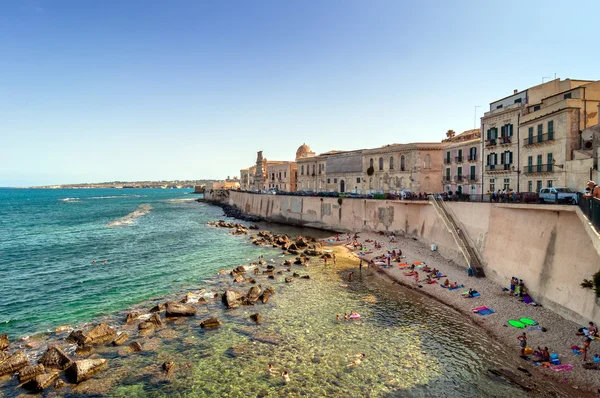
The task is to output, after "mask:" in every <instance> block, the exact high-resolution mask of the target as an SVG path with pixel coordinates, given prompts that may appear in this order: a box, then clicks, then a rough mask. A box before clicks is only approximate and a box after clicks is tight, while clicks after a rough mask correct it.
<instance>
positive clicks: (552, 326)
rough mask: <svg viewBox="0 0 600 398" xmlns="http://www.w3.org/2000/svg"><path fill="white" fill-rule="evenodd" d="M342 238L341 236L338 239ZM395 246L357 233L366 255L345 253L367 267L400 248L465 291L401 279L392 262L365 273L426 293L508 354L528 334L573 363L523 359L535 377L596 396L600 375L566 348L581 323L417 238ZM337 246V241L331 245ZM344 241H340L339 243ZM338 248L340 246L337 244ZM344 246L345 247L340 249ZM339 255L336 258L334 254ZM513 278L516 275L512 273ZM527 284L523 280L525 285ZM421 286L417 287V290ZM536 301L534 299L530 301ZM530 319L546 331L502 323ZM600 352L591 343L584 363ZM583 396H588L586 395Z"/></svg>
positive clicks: (533, 342) (531, 342)
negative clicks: (563, 367) (474, 273)
mask: <svg viewBox="0 0 600 398" xmlns="http://www.w3.org/2000/svg"><path fill="white" fill-rule="evenodd" d="M341 237H342V238H345V235H342V236H341ZM369 239H370V240H373V241H377V242H379V243H380V244H381V245H382V247H381V249H375V248H374V243H365V241H366V240H369ZM396 240H397V242H396V243H390V242H389V238H388V237H385V236H382V235H381V234H378V233H375V232H372V233H369V232H361V233H360V234H359V239H358V241H359V242H361V243H363V244H364V245H365V247H366V248H367V252H371V253H370V254H366V255H360V256H358V255H357V254H358V252H359V251H354V250H348V251H349V252H350V253H352V254H350V255H354V256H357V257H358V258H362V259H364V260H366V261H365V265H364V266H366V265H367V263H368V261H369V260H371V259H373V258H374V257H376V256H378V255H382V254H386V253H387V251H388V250H391V249H393V248H395V249H401V250H402V255H403V256H405V258H403V259H402V262H403V263H413V262H418V261H421V262H424V263H426V264H427V265H428V266H429V267H431V268H437V269H438V270H440V271H442V272H443V274H444V275H446V277H447V278H448V279H449V280H450V283H452V282H455V281H456V282H458V284H459V285H461V284H462V285H464V288H460V289H456V290H452V291H450V290H448V289H444V288H442V287H441V285H440V283H443V281H444V280H445V279H446V278H445V277H444V278H441V279H440V280H438V283H436V284H431V285H429V284H427V283H425V282H424V279H425V277H426V273H425V272H423V271H422V270H418V271H419V277H420V279H421V280H422V281H423V282H420V283H419V284H417V283H415V279H414V277H412V276H406V275H404V272H406V271H407V270H406V269H404V268H400V267H398V265H397V264H398V263H397V262H393V263H392V264H393V266H392V267H391V268H383V267H379V266H374V267H373V266H371V268H370V270H371V271H373V268H375V269H376V270H377V271H378V272H383V273H384V274H385V275H386V276H388V277H389V278H390V279H391V280H392V281H393V282H394V283H398V284H401V285H403V286H406V287H408V288H411V289H415V290H417V291H419V292H421V293H423V294H425V295H428V296H430V297H431V298H432V300H437V301H439V302H442V303H444V304H446V305H448V306H450V307H452V308H454V309H455V310H457V311H459V312H460V313H462V314H464V315H465V316H466V317H468V318H469V319H470V320H471V321H472V322H473V325H474V327H480V328H483V329H484V330H486V331H487V332H488V333H490V334H491V335H492V336H493V337H494V338H495V339H496V341H499V342H501V343H502V344H504V345H505V346H506V350H507V351H508V352H510V351H512V352H514V355H515V356H519V355H520V352H519V350H520V348H519V342H518V340H517V337H518V336H519V335H521V333H522V332H523V331H525V332H526V333H527V346H528V347H531V348H533V349H534V350H535V349H537V347H538V346H541V347H548V349H549V352H550V353H557V354H559V358H560V360H561V363H562V364H572V365H573V366H574V369H573V370H571V371H563V372H557V371H554V370H551V369H547V368H543V367H541V366H540V367H538V366H535V365H534V364H533V363H532V362H531V361H526V360H522V365H521V366H523V367H525V368H526V369H528V370H529V371H530V372H532V373H533V374H534V375H535V376H542V377H549V378H551V379H552V380H554V381H556V382H558V383H562V384H567V385H568V386H570V387H571V388H570V390H571V394H573V395H574V396H581V395H583V394H582V393H583V392H584V391H587V392H598V391H599V387H600V371H598V370H587V369H584V368H583V366H582V365H583V363H584V362H583V357H582V356H581V355H575V354H573V352H572V350H571V346H573V345H577V346H581V345H582V344H583V341H584V337H582V336H577V335H576V332H577V331H578V329H579V328H580V327H582V325H578V324H576V323H573V322H571V321H568V320H566V319H564V318H562V317H560V316H558V315H557V314H555V313H553V312H552V311H550V310H548V309H546V308H544V307H541V306H533V305H528V304H525V303H523V302H521V301H519V299H518V298H517V297H514V296H510V295H509V294H508V293H507V292H503V290H502V288H503V287H507V288H508V287H509V281H508V280H507V281H506V286H500V285H498V284H497V283H494V282H492V281H491V280H489V279H487V278H474V277H469V276H467V271H466V267H465V266H459V265H457V264H455V263H453V262H452V261H449V260H447V259H445V258H444V257H442V256H441V255H440V254H439V253H438V252H432V251H431V250H430V248H429V247H427V246H426V245H424V244H423V243H420V242H418V241H416V240H413V239H411V238H406V237H396ZM336 243H337V242H336ZM344 243H345V239H344ZM338 244H339V243H338ZM343 247H346V246H343ZM338 256H341V254H338ZM515 276H516V277H517V278H518V277H519V275H515ZM524 282H525V284H527V281H524ZM419 285H420V286H419ZM469 288H473V289H475V290H477V291H478V292H480V294H481V296H480V297H474V298H469V299H465V298H463V297H462V295H461V292H464V291H466V290H468V289H469ZM533 298H534V299H535V297H533ZM480 306H486V307H489V308H491V309H493V310H494V311H495V313H493V314H490V315H486V316H481V315H478V314H475V313H473V312H472V308H475V307H480ZM524 317H525V318H531V319H534V320H536V321H537V322H538V323H539V326H540V327H541V326H543V327H544V328H546V329H547V331H546V332H543V331H541V330H538V329H537V328H534V329H533V330H529V329H528V328H526V329H517V328H514V327H511V326H508V325H507V321H508V320H510V319H515V320H518V319H520V318H524ZM597 353H600V342H592V345H591V347H590V350H589V351H588V356H587V360H588V362H592V361H593V356H594V354H597ZM586 395H587V394H586Z"/></svg>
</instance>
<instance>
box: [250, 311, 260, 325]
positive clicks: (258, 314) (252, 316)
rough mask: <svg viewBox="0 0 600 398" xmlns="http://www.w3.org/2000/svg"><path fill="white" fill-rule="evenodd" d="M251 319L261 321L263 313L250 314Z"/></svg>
mask: <svg viewBox="0 0 600 398" xmlns="http://www.w3.org/2000/svg"><path fill="white" fill-rule="evenodd" d="M250 319H252V320H253V321H254V322H256V323H260V321H262V315H261V314H260V313H258V312H257V313H256V314H252V315H250Z"/></svg>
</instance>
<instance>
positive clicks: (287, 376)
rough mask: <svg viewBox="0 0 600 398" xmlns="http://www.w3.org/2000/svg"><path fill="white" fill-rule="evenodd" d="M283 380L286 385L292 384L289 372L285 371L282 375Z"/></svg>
mask: <svg viewBox="0 0 600 398" xmlns="http://www.w3.org/2000/svg"><path fill="white" fill-rule="evenodd" d="M281 378H282V379H283V382H284V383H289V382H290V376H289V375H288V372H286V371H285V370H284V371H283V373H281Z"/></svg>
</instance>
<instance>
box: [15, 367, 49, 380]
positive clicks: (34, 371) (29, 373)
mask: <svg viewBox="0 0 600 398" xmlns="http://www.w3.org/2000/svg"><path fill="white" fill-rule="evenodd" d="M43 373H44V365H42V364H39V363H38V364H37V365H28V366H25V367H24V368H23V369H21V371H20V372H19V383H25V382H26V381H29V380H31V379H33V378H34V377H36V376H39V375H41V374H43Z"/></svg>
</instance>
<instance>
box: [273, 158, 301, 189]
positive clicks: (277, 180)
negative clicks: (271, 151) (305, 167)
mask: <svg viewBox="0 0 600 398" xmlns="http://www.w3.org/2000/svg"><path fill="white" fill-rule="evenodd" d="M267 189H276V190H278V191H284V192H295V191H296V162H285V161H284V162H272V161H267Z"/></svg>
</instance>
